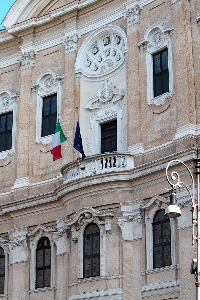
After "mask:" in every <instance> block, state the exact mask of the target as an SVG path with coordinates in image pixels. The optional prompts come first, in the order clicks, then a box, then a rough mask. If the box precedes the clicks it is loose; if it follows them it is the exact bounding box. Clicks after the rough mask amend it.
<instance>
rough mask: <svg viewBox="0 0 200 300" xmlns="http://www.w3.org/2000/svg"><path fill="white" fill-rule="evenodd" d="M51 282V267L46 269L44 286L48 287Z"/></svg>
mask: <svg viewBox="0 0 200 300" xmlns="http://www.w3.org/2000/svg"><path fill="white" fill-rule="evenodd" d="M50 284H51V269H45V270H44V287H48V286H50Z"/></svg>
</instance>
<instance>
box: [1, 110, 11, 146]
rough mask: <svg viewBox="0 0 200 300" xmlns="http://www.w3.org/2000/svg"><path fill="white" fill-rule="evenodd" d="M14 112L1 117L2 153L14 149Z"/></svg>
mask: <svg viewBox="0 0 200 300" xmlns="http://www.w3.org/2000/svg"><path fill="white" fill-rule="evenodd" d="M12 126H13V112H9V113H6V114H1V115H0V152H1V151H6V150H10V149H11V148H12Z"/></svg>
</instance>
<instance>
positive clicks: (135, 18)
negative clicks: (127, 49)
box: [124, 4, 141, 27]
mask: <svg viewBox="0 0 200 300" xmlns="http://www.w3.org/2000/svg"><path fill="white" fill-rule="evenodd" d="M140 10H141V8H140V6H139V5H138V4H136V5H135V6H133V7H132V8H128V10H126V11H125V12H124V18H125V19H126V20H127V27H130V26H132V25H135V24H139V23H140V16H139V13H140Z"/></svg>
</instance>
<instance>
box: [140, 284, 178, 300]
mask: <svg viewBox="0 0 200 300" xmlns="http://www.w3.org/2000/svg"><path fill="white" fill-rule="evenodd" d="M141 292H142V298H143V299H144V298H150V297H155V296H158V295H168V294H174V293H179V292H180V281H179V280H171V281H165V282H158V283H153V284H148V285H144V286H143V287H142V291H141Z"/></svg>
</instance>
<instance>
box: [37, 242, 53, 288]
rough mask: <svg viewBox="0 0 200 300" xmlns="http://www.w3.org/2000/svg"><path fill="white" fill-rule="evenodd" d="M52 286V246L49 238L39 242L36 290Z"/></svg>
mask: <svg viewBox="0 0 200 300" xmlns="http://www.w3.org/2000/svg"><path fill="white" fill-rule="evenodd" d="M50 285H51V246H50V241H49V239H48V238H46V237H43V238H41V239H40V240H39V242H38V244H37V249H36V288H43V287H50Z"/></svg>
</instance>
